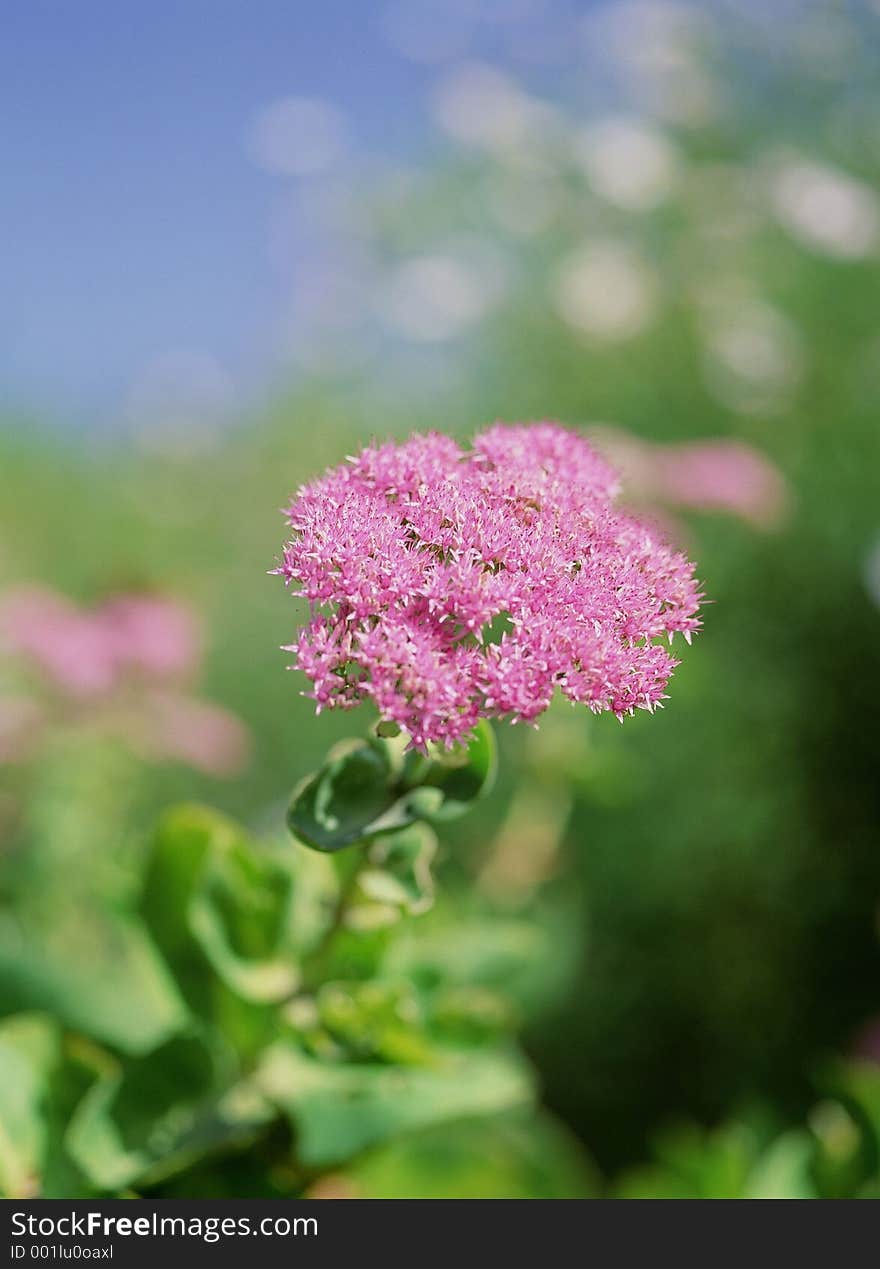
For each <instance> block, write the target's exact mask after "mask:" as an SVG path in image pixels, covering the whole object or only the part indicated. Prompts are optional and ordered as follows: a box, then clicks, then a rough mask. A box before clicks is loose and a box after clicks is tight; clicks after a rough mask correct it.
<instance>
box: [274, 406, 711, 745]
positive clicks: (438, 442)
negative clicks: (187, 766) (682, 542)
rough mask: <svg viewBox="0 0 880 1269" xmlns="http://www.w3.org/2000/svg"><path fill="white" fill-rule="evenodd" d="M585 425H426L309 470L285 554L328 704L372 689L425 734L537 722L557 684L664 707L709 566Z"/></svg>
mask: <svg viewBox="0 0 880 1269" xmlns="http://www.w3.org/2000/svg"><path fill="white" fill-rule="evenodd" d="M616 492H617V477H616V475H615V473H614V471H613V470H612V468H611V467H609V466H608V465H607V464H606V463H605V461H604V460H603V459H602V458H600V457H599V455H598V454H597V453H596V452H595V451H594V450H593V449H592V448H591V446H590V445H589V444H588V443H587V442H586V441H585V440H584V439H583V438H582V437H580V436H578V435H577V434H575V433H573V432H570V431H567V430H566V429H565V428H562V427H560V426H557V425H556V424H552V423H536V424H531V425H528V426H504V425H501V424H497V425H495V426H493V427H490V428H488V429H487V430H486V431H484V432H482V433H480V434H479V435H478V436H477V437H476V438H475V440H474V442H473V447H472V448H471V449H462V448H460V447H459V445H457V444H456V442H455V441H453V440H452V439H451V438H450V437H447V436H440V435H436V434H430V435H427V436H414V437H412V438H411V439H410V440H408V441H406V442H405V443H403V444H401V445H396V444H386V445H381V446H377V447H373V448H369V449H365V450H363V451H362V452H361V453H360V454H359V455H358V456H357V457H355V458H351V459H349V461H348V462H347V463H346V464H345V465H343V466H341V467H337V468H334V469H333V470H331V471H329V472H327V473H326V474H325V475H324V476H323V477H321V478H320V479H318V480H315V481H313V482H312V483H311V484H308V485H305V486H304V487H303V488H302V489H301V490H300V491H299V493H298V494H297V496H296V498H295V499H294V500H293V503H292V504H291V506H290V508H289V509H288V511H287V513H286V514H287V519H288V523H289V525H290V530H291V540H290V541H289V542H288V544H287V545H286V547H285V549H284V555H283V560H282V563H281V565H280V567H279V568H278V569H277V570H276V571H277V572H278V573H280V574H281V575H282V576H283V577H284V578H285V579H286V580H287V582H288V583H292V584H295V585H296V586H297V587H298V588H299V591H300V593H301V594H302V595H303V597H304V598H305V599H307V600H308V602H309V604H310V607H311V620H310V621H309V623H308V625H307V626H306V627H305V628H304V629H303V630H302V631H301V633H300V635H299V638H298V639H297V641H296V643H294V644H293V645H292V646H291V647H290V648H288V649H287V650H288V651H291V652H293V653H294V654H295V656H296V665H297V667H298V668H299V669H301V670H302V671H304V672H305V674H306V675H307V676H308V677H309V678H310V679H311V680H312V683H313V691H312V692H311V695H312V696H313V698H314V700H315V701H316V702H317V706H318V709H319V710H321V709H323V708H332V707H342V708H349V707H352V706H354V705H357V704H358V703H359V702H360V701H362V700H364V699H367V698H369V699H371V700H372V701H373V702H374V703H375V705H376V707H377V708H378V710H379V713H380V715H381V717H382V718H383V719H385V720H388V721H391V722H395V723H397V724H399V725H400V726H401V727H402V728H404V729H405V730H406V731H407V732H408V733H409V736H410V739H411V742H412V743H413V744H414V745H415V746H417V747H419V748H424V746H425V745H426V744H427V743H428V742H429V741H436V742H440V743H442V744H447V745H451V744H454V743H456V742H457V741H460V740H461V739H462V738H463V737H465V736H466V735H467V734H468V732H469V731H470V730H471V729H472V728H473V726H474V724H475V723H476V722H477V720H478V719H479V718H480V717H492V716H495V717H509V718H510V719H511V720H512V721H514V722H518V721H525V722H532V721H533V720H534V719H536V718H537V716H538V715H539V714H541V713H542V712H543V711H544V710H545V709H546V708H547V706H548V705H549V704H550V701H551V699H552V697H553V694H554V691H555V690H556V689H557V688H558V689H559V690H560V691H561V692H562V693H563V695H565V696H567V697H568V698H569V699H570V700H571V701H575V702H583V703H584V704H586V705H588V706H589V707H590V709H592V710H593V711H594V712H595V713H599V712H601V711H603V710H611V711H613V712H614V713H615V714H616V715H617V716H618V717H621V718H622V717H623V715H624V714H626V713H632V712H633V711H634V710H635V709H636V708H640V709H648V710H653V708H654V706H655V705H657V704H659V703H660V702H661V701H662V700H663V699H664V690H665V687H666V683H667V680H668V678H669V675H670V674H671V672H672V670H673V669H674V667H675V666H676V665H677V661H676V660H675V659H674V657H673V656H672V654H671V653H670V651H669V649H668V646H666V640H665V638H664V642H663V643H661V642H658V640H660V638H661V637H666V638H668V640H669V642H671V640H672V636H673V635H674V633H675V632H676V631H680V632H681V633H682V634H684V636H685V638H687V639H688V640H690V635H691V633H692V632H693V631H694V630H696V629H697V628H698V626H699V624H700V623H699V619H698V618H697V615H696V614H697V609H698V607H699V600H700V592H699V588H698V585H697V583H696V581H695V580H694V575H693V566H692V565H691V564H690V563H688V561H687V560H686V559H685V557H684V556H683V555H681V554H680V553H678V552H677V551H675V550H673V549H672V548H670V547H669V546H667V545H666V544H665V543H663V542H662V541H660V540H659V539H658V537H657V536H656V534H655V532H654V531H652V530H651V529H649V528H647V527H646V526H645V525H643V524H641V523H640V522H639V521H637V520H635V519H633V518H632V517H630V516H628V515H626V514H624V513H622V512H621V511H619V510H617V509H616V508H615V506H614V497H615V495H616Z"/></svg>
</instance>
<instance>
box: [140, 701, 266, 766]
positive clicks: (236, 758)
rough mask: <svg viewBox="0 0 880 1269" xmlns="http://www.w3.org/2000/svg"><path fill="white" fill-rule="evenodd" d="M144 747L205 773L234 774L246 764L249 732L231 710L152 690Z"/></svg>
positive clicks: (147, 712) (159, 756) (145, 717)
mask: <svg viewBox="0 0 880 1269" xmlns="http://www.w3.org/2000/svg"><path fill="white" fill-rule="evenodd" d="M144 719H145V721H146V722H147V724H148V726H147V728H146V730H145V736H144V740H145V746H146V749H147V751H148V752H152V753H153V754H154V755H155V756H156V757H158V758H175V759H177V760H178V761H179V762H183V763H186V765H187V766H189V767H194V768H195V769H196V770H197V771H204V772H205V774H206V775H213V776H230V775H235V773H236V772H237V771H240V770H241V769H242V767H243V766H244V765H245V763H246V761H247V758H248V752H249V749H250V735H249V733H248V730H247V728H246V727H245V725H244V723H242V722H241V721H240V720H239V719H238V718H236V717H235V715H234V714H232V713H230V712H229V710H226V709H222V708H220V707H219V706H218V705H211V704H208V703H206V702H203V701H197V700H194V699H193V698H192V697H189V696H175V695H172V694H170V693H160V692H155V693H152V694H151V695H150V697H149V699H148V700H147V702H146V707H145V711H144Z"/></svg>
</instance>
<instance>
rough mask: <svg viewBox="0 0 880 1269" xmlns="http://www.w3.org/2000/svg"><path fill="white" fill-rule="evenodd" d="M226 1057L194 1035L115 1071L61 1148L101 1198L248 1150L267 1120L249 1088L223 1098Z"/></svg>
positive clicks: (92, 1094) (90, 1097)
mask: <svg viewBox="0 0 880 1269" xmlns="http://www.w3.org/2000/svg"><path fill="white" fill-rule="evenodd" d="M229 1071H230V1066H229V1056H228V1054H224V1053H223V1052H222V1050H218V1049H217V1048H216V1047H215V1046H213V1045H209V1044H208V1043H206V1041H205V1039H204V1038H203V1037H202V1036H200V1035H198V1034H196V1033H191V1034H189V1035H180V1036H176V1037H174V1039H172V1040H170V1041H168V1042H167V1043H166V1044H164V1045H163V1046H162V1047H161V1048H160V1049H157V1050H156V1051H155V1052H154V1053H151V1054H149V1056H147V1057H145V1058H139V1059H134V1060H132V1061H129V1062H127V1063H125V1064H122V1065H119V1064H117V1065H115V1067H114V1068H113V1069H112V1070H111V1071H110V1072H109V1073H108V1074H107V1075H105V1076H104V1078H102V1079H101V1080H99V1081H98V1083H97V1084H95V1085H94V1086H93V1087H92V1088H91V1089H90V1090H89V1092H88V1093H87V1094H86V1096H85V1097H84V1098H83V1100H82V1102H81V1103H80V1105H79V1106H78V1107H77V1109H76V1112H75V1113H74V1115H73V1118H72V1119H71V1122H70V1126H69V1128H68V1131H67V1135H66V1139H65V1141H66V1145H67V1148H68V1150H69V1151H70V1154H71V1156H72V1157H73V1158H74V1159H75V1161H76V1162H77V1164H78V1165H79V1167H80V1168H82V1170H83V1172H84V1173H85V1174H86V1175H87V1176H88V1177H89V1178H90V1179H91V1180H92V1182H93V1183H94V1184H95V1185H96V1186H97V1187H98V1188H99V1189H101V1190H107V1191H113V1190H119V1189H121V1188H123V1187H125V1186H129V1185H134V1184H138V1185H141V1186H142V1185H146V1184H150V1183H152V1182H154V1181H156V1180H158V1179H159V1178H161V1177H165V1176H168V1175H171V1174H172V1173H174V1172H177V1171H180V1170H182V1169H183V1168H185V1167H188V1166H190V1165H191V1164H192V1163H193V1162H195V1161H197V1160H200V1159H202V1158H204V1157H205V1156H207V1155H210V1154H212V1153H213V1152H215V1151H217V1150H218V1149H221V1148H228V1147H230V1146H233V1145H234V1146H236V1147H245V1146H247V1145H249V1144H251V1143H252V1142H253V1140H254V1139H255V1137H256V1136H257V1135H258V1134H259V1132H260V1131H261V1130H262V1128H263V1126H264V1125H265V1124H266V1123H267V1122H268V1120H269V1119H271V1117H272V1112H271V1110H270V1109H269V1107H268V1106H267V1104H266V1102H265V1101H264V1099H263V1098H262V1097H261V1096H260V1095H259V1093H258V1092H257V1091H256V1090H254V1089H252V1088H250V1087H249V1086H247V1085H239V1086H238V1087H237V1088H232V1089H231V1090H228V1089H227V1088H226V1084H227V1082H228V1075H229Z"/></svg>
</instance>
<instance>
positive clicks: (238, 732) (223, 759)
mask: <svg viewBox="0 0 880 1269" xmlns="http://www.w3.org/2000/svg"><path fill="white" fill-rule="evenodd" d="M201 653H202V639H201V631H200V628H199V623H198V620H197V617H196V615H195V613H194V612H193V611H192V610H191V609H190V608H189V607H188V606H186V605H185V604H181V603H180V602H178V601H177V600H174V599H171V598H169V597H167V596H162V595H152V594H146V593H144V594H120V595H116V596H113V597H111V598H109V599H107V600H106V601H104V602H103V603H101V604H99V605H97V606H96V607H94V608H89V609H86V608H81V607H79V606H77V605H76V604H74V603H72V602H71V601H70V600H69V599H67V598H65V597H64V596H63V595H60V594H59V593H57V592H56V591H53V590H49V589H48V588H46V587H41V586H22V587H18V588H16V589H14V590H11V591H8V592H7V593H6V594H5V595H3V596H0V655H5V657H6V659H7V660H8V661H9V662H11V664H12V666H13V667H14V666H19V667H20V668H22V669H24V670H26V671H29V672H30V674H29V677H30V679H31V680H35V681H34V682H33V684H32V687H33V690H34V693H35V695H32V696H30V697H28V696H23V695H21V694H16V695H15V696H7V697H5V698H0V761H11V760H13V759H18V760H21V759H23V758H26V757H29V756H30V754H31V752H32V750H33V748H34V746H35V744H37V743H38V741H39V738H40V736H41V734H42V733H43V732H45V731H46V729H47V728H48V727H50V726H51V725H52V723H53V722H59V721H64V720H65V718H66V717H67V716H68V715H69V714H70V712H71V711H74V715H75V718H76V721H77V723H78V724H82V723H91V724H93V725H95V726H98V727H102V728H105V729H109V730H111V731H114V732H115V733H117V734H121V735H122V736H123V737H124V738H125V739H126V740H128V741H129V743H130V744H132V745H133V746H134V747H135V748H138V749H139V750H141V751H142V752H143V753H145V754H148V755H149V756H150V757H153V758H171V759H175V760H179V761H181V762H185V763H188V764H189V765H190V766H193V767H196V768H198V769H199V770H203V771H206V772H208V773H210V774H212V775H229V774H232V773H233V772H234V771H236V770H238V769H239V768H240V767H241V766H242V765H243V764H244V762H245V759H246V757H247V749H248V733H247V730H246V728H245V726H244V724H243V723H241V722H240V721H239V720H238V719H237V718H235V717H234V715H232V714H230V713H229V712H227V711H226V710H223V709H221V708H219V707H218V706H215V705H211V704H208V703H206V702H203V701H200V700H197V699H195V698H193V697H191V696H189V695H187V694H185V692H184V691H183V688H184V685H185V684H186V683H187V682H188V681H190V680H192V679H193V678H194V677H195V675H196V673H197V671H198V669H199V664H200V661H201ZM41 697H42V698H45V699H40V698H41Z"/></svg>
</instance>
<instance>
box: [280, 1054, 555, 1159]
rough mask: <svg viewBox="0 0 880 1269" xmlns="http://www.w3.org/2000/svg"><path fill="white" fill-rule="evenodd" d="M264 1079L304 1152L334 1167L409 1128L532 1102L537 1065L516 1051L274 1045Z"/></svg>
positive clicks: (301, 1154)
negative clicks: (325, 1049)
mask: <svg viewBox="0 0 880 1269" xmlns="http://www.w3.org/2000/svg"><path fill="white" fill-rule="evenodd" d="M258 1080H259V1084H260V1087H261V1088H262V1089H263V1090H264V1091H265V1093H266V1095H267V1096H268V1097H269V1098H270V1099H271V1100H273V1101H274V1102H275V1103H276V1104H277V1105H278V1106H279V1107H280V1108H281V1109H282V1110H284V1111H285V1112H286V1113H287V1115H288V1116H289V1117H290V1119H291V1122H292V1124H293V1126H294V1129H295V1132H296V1142H297V1155H298V1157H299V1158H300V1160H301V1161H302V1162H303V1163H304V1164H305V1165H306V1166H307V1167H326V1166H328V1165H330V1164H339V1163H342V1162H345V1161H346V1160H348V1159H351V1158H353V1157H354V1156H355V1155H357V1154H359V1153H360V1152H361V1151H362V1150H365V1149H367V1148H368V1147H370V1146H375V1145H378V1144H379V1143H381V1142H383V1141H387V1140H389V1139H390V1138H392V1137H396V1136H398V1135H399V1134H401V1133H407V1132H412V1131H414V1130H416V1129H420V1128H426V1127H429V1126H430V1125H432V1124H438V1123H443V1122H446V1121H450V1120H455V1119H461V1118H465V1117H469V1116H474V1115H492V1114H495V1113H497V1112H500V1111H504V1110H509V1109H512V1108H514V1107H518V1106H525V1105H529V1104H530V1103H531V1100H532V1096H533V1089H532V1076H531V1071H530V1069H529V1068H528V1066H527V1065H526V1063H525V1061H524V1060H523V1059H522V1058H520V1057H518V1056H517V1055H515V1054H512V1053H511V1054H509V1053H506V1052H499V1053H495V1052H492V1053H458V1052H454V1051H447V1052H440V1053H438V1054H437V1056H436V1065H435V1066H433V1067H400V1066H379V1065H371V1064H363V1065H355V1064H344V1065H343V1064H333V1063H325V1062H317V1061H315V1060H314V1059H313V1058H309V1057H307V1056H306V1055H305V1054H304V1053H302V1052H301V1051H300V1050H298V1049H296V1048H294V1047H293V1046H291V1045H288V1044H283V1045H282V1044H279V1045H275V1046H273V1047H272V1049H270V1050H269V1051H268V1052H267V1054H266V1056H265V1060H264V1062H263V1065H262V1067H261V1070H260V1072H259V1074H258Z"/></svg>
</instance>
